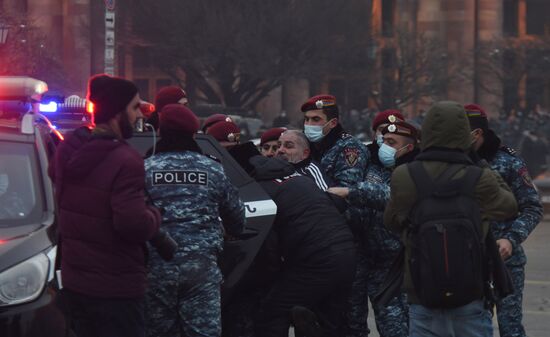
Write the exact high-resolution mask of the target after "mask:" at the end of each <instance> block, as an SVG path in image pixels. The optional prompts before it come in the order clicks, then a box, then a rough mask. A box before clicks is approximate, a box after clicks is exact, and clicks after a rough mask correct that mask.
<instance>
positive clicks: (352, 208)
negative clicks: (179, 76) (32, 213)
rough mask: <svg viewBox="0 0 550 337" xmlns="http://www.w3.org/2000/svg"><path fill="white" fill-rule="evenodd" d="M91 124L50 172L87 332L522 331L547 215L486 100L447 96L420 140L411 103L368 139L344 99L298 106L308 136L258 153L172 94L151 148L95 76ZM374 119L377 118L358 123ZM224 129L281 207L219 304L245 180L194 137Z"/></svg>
mask: <svg viewBox="0 0 550 337" xmlns="http://www.w3.org/2000/svg"><path fill="white" fill-rule="evenodd" d="M88 99H89V100H90V101H91V102H93V103H94V105H95V108H96V112H95V126H94V128H93V129H91V130H90V129H88V128H80V129H77V130H75V131H74V132H73V133H72V134H71V135H70V136H68V137H67V139H66V140H65V141H64V142H63V143H62V144H61V145H60V146H59V148H58V150H57V153H56V157H55V161H54V163H53V164H52V166H50V169H49V173H50V177H51V178H52V180H53V181H54V183H55V187H56V199H57V205H58V209H59V234H60V246H61V279H60V280H59V283H61V284H62V285H63V289H62V291H61V294H62V296H61V298H62V301H61V302H60V303H61V304H62V306H63V310H64V312H65V313H66V316H67V318H68V321H69V322H70V324H71V328H72V329H73V330H74V332H75V334H76V335H77V336H79V337H80V336H101V337H103V336H151V337H153V336H188V337H189V336H209V337H215V336H226V337H229V336H240V337H248V336H258V337H283V336H284V337H286V336H288V331H289V327H291V326H294V328H295V332H296V336H349V337H355V336H367V335H368V334H369V332H370V330H369V329H372V327H370V328H369V326H368V325H367V317H368V315H369V312H368V308H369V305H368V304H369V301H370V302H371V304H372V308H373V309H374V313H373V315H374V318H375V321H376V328H377V330H378V332H379V334H380V336H414V337H416V336H466V337H469V336H486V337H489V336H491V337H492V336H493V326H492V319H491V316H492V314H493V310H494V308H496V315H497V318H498V323H499V325H498V328H499V332H500V336H502V337H509V336H513V337H516V336H517V337H521V336H525V330H524V327H523V324H522V295H523V285H524V280H525V264H526V255H525V252H524V251H523V249H522V246H521V244H522V242H523V241H525V239H527V237H528V235H529V234H530V233H531V232H532V231H533V229H534V228H535V227H536V226H537V224H538V223H539V222H540V221H541V218H542V206H541V203H540V200H539V196H538V194H537V191H536V190H535V188H534V186H533V184H532V181H531V178H530V174H529V171H528V169H527V165H526V164H525V162H524V160H523V159H522V158H521V157H520V156H519V155H518V154H517V153H515V152H514V150H513V149H511V148H510V147H507V146H506V145H505V142H506V141H507V139H506V138H503V139H504V141H505V142H501V139H500V138H499V137H498V136H497V134H498V131H497V132H495V131H496V130H495V129H494V127H493V122H492V121H489V119H488V117H487V114H486V113H485V111H484V109H483V108H482V107H480V106H479V105H476V104H467V105H463V104H459V103H456V102H450V101H446V102H438V103H435V104H433V106H432V107H431V108H430V109H429V110H428V111H427V112H426V114H425V115H424V116H423V121H422V123H421V127H422V132H421V133H420V130H419V126H418V124H417V123H415V122H414V121H409V120H407V119H406V118H404V116H403V114H402V113H401V112H400V111H398V110H386V111H382V112H377V113H376V114H373V115H372V116H370V117H372V118H370V117H369V120H368V121H364V123H365V124H364V125H368V129H369V130H370V131H369V132H370V138H369V140H370V141H371V142H370V143H369V145H366V146H365V145H364V144H363V142H361V141H360V140H358V139H357V138H356V137H354V136H353V135H351V134H350V133H348V132H347V131H346V130H345V128H344V126H343V125H345V123H344V121H343V116H342V115H340V111H339V107H338V102H337V98H336V97H334V96H332V95H316V96H313V97H311V98H309V99H307V100H306V101H305V102H304V103H303V104H302V106H301V112H302V113H303V116H304V119H303V120H304V124H303V128H299V129H296V130H293V129H287V128H284V127H276V128H273V129H269V130H267V131H265V132H264V133H263V134H262V137H261V140H260V145H259V148H256V147H255V146H254V145H253V144H252V143H251V142H241V139H240V129H239V127H238V126H237V125H236V124H235V123H234V122H233V121H232V120H231V118H230V117H228V116H225V115H213V116H211V117H210V118H208V119H207V120H206V121H205V122H204V123H203V125H202V127H201V125H200V122H199V120H198V118H197V117H196V116H195V114H194V113H193V112H192V111H191V110H190V109H189V107H188V103H189V102H188V101H187V99H186V94H185V91H183V90H182V89H181V88H178V87H169V88H163V89H161V91H160V92H159V93H158V95H157V99H156V104H155V105H156V108H157V112H156V113H155V114H154V115H153V116H152V118H151V119H150V120H149V122H150V123H151V124H152V125H153V126H154V127H155V128H157V129H158V131H159V134H160V139H159V140H158V142H157V144H156V146H155V150H154V151H149V152H148V154H147V156H146V158H145V159H144V158H141V157H140V156H139V154H138V153H137V152H136V151H135V150H134V149H132V147H131V146H130V145H128V143H126V141H125V139H128V138H130V137H131V136H132V131H133V126H134V124H135V123H136V120H137V119H138V118H139V117H140V116H139V100H140V99H139V93H138V92H137V88H136V86H135V85H134V84H133V83H131V82H129V81H127V80H124V79H121V78H115V77H109V76H106V75H98V76H94V77H92V78H91V80H90V82H89V89H88ZM361 118H367V117H366V116H363V117H361ZM199 132H203V133H205V134H207V135H210V136H212V137H213V138H214V139H216V140H217V141H218V142H219V144H220V145H221V146H223V147H224V148H225V149H226V150H227V152H228V153H229V154H230V155H232V156H233V157H234V158H235V160H236V161H237V162H238V163H239V164H240V165H241V166H242V168H243V169H244V170H245V171H246V172H247V173H248V174H249V175H250V176H251V177H252V178H253V179H255V180H256V181H257V182H258V183H259V185H260V186H261V187H262V188H263V189H264V190H265V192H266V193H267V194H268V195H269V196H270V197H271V199H272V200H273V201H274V202H275V204H276V205H277V215H276V218H275V222H274V224H273V228H272V230H271V232H270V234H269V236H268V238H267V239H266V240H265V242H264V245H263V247H262V250H261V251H260V252H259V253H258V256H257V258H256V261H255V262H254V264H253V266H254V267H253V268H254V272H253V273H252V272H251V273H250V275H249V277H247V286H246V287H243V288H241V290H240V291H239V292H238V293H237V294H235V295H234V298H233V300H232V301H231V302H230V303H229V304H227V305H226V306H225V307H224V308H222V306H221V298H220V297H221V291H220V286H221V284H222V282H223V276H222V274H221V272H220V267H219V265H218V257H219V254H222V251H223V241H224V238H235V237H238V235H239V234H240V233H241V232H242V231H243V228H244V226H245V222H246V219H245V211H244V207H243V203H242V201H241V199H240V198H239V195H238V190H237V189H236V187H235V186H234V185H233V184H232V183H231V181H230V180H229V179H228V177H227V176H226V175H225V172H224V169H223V167H222V165H221V164H220V163H219V162H218V161H217V160H216V158H212V157H210V156H208V155H205V154H203V153H202V151H201V149H200V147H199V146H198V145H197V143H196V141H195V135H196V134H197V133H199Z"/></svg>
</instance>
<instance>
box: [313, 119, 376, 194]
mask: <svg viewBox="0 0 550 337" xmlns="http://www.w3.org/2000/svg"><path fill="white" fill-rule="evenodd" d="M312 156H313V160H315V161H317V162H319V163H320V165H321V169H322V170H323V172H324V173H325V175H326V176H327V177H328V178H329V179H330V181H332V183H333V184H334V186H343V187H350V186H353V185H355V184H357V183H358V182H360V181H362V180H363V176H364V174H365V169H366V168H367V161H368V157H369V155H368V153H367V150H366V148H365V145H363V143H361V142H360V141H359V140H358V139H357V138H355V137H353V136H352V135H350V134H348V133H346V132H344V130H343V129H342V127H341V126H340V125H337V126H336V127H335V128H334V129H332V130H331V131H330V132H329V134H327V135H326V136H325V138H324V139H323V140H322V141H320V142H319V143H314V144H312Z"/></svg>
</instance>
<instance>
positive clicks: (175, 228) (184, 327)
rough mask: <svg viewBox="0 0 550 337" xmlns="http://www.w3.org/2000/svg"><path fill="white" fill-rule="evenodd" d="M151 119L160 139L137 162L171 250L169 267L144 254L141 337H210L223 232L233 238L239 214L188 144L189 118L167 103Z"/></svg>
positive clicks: (217, 327)
mask: <svg viewBox="0 0 550 337" xmlns="http://www.w3.org/2000/svg"><path fill="white" fill-rule="evenodd" d="M159 116H160V130H161V134H162V138H161V139H160V140H159V142H158V143H157V154H156V155H154V156H152V157H150V158H148V159H147V160H146V161H145V169H146V186H147V190H148V192H149V196H150V201H151V202H152V203H153V204H154V205H156V206H157V207H159V208H161V209H164V214H163V224H162V226H163V228H164V229H165V230H166V231H167V232H168V233H169V234H171V236H172V237H173V238H174V240H176V241H177V243H178V245H179V249H178V250H177V252H176V254H175V256H174V259H173V260H172V261H171V262H170V263H163V261H161V259H160V257H159V256H158V255H157V254H156V253H155V252H153V253H152V254H151V259H150V272H149V284H150V286H151V287H150V289H149V292H148V294H147V314H148V315H147V319H148V321H147V335H148V336H155V337H156V336H187V337H191V336H209V337H217V336H220V334H221V323H220V321H221V318H220V310H221V309H220V284H221V281H222V275H221V272H220V269H219V267H218V264H217V259H218V255H219V253H220V252H221V249H222V243H223V235H224V232H223V227H224V228H225V230H226V231H227V233H229V234H230V235H237V234H239V233H240V232H241V231H242V229H243V225H244V221H245V219H244V207H243V204H242V202H241V201H240V199H239V195H238V192H237V189H236V188H235V187H234V186H233V185H232V184H231V182H230V181H229V179H228V178H227V176H226V175H225V173H224V170H223V168H222V166H221V164H220V163H218V162H216V161H215V160H213V159H211V158H209V157H208V156H206V155H203V154H202V153H201V151H200V149H199V147H198V145H197V143H196V142H195V141H194V139H193V137H194V134H195V133H196V132H197V131H198V130H199V121H198V119H197V117H196V116H195V114H194V113H193V112H192V111H191V110H189V109H188V108H187V107H185V106H183V105H179V104H171V105H167V106H165V107H164V109H163V110H162V111H161V112H160V115H159ZM220 218H221V221H220ZM222 224H223V227H222Z"/></svg>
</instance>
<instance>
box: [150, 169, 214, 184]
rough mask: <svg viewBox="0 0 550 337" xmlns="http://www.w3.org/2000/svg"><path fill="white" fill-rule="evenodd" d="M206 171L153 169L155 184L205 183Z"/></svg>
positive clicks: (206, 182) (206, 180)
mask: <svg viewBox="0 0 550 337" xmlns="http://www.w3.org/2000/svg"><path fill="white" fill-rule="evenodd" d="M207 184H208V173H207V172H203V171H181V170H173V171H153V186H155V185H207Z"/></svg>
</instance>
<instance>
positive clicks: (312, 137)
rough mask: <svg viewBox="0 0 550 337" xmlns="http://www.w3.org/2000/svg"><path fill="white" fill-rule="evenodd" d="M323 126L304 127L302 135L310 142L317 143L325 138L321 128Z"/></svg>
mask: <svg viewBox="0 0 550 337" xmlns="http://www.w3.org/2000/svg"><path fill="white" fill-rule="evenodd" d="M327 124H328V123H327ZM327 124H325V125H327ZM325 125H304V134H305V135H306V137H307V139H309V141H310V142H312V143H317V142H318V141H320V140H321V139H323V138H324V137H325V135H324V134H323V128H324V127H325Z"/></svg>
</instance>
